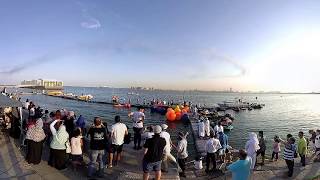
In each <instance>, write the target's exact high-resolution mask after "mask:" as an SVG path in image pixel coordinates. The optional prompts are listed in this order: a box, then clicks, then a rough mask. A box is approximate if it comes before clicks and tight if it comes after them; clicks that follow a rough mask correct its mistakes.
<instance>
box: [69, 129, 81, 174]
mask: <svg viewBox="0 0 320 180" xmlns="http://www.w3.org/2000/svg"><path fill="white" fill-rule="evenodd" d="M82 146H83V141H82V136H81V129H80V128H77V129H75V130H74V132H73V137H72V138H71V159H72V166H73V169H76V168H77V167H78V166H79V165H81V164H82V162H83V158H82Z"/></svg>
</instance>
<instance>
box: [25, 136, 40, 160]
mask: <svg viewBox="0 0 320 180" xmlns="http://www.w3.org/2000/svg"><path fill="white" fill-rule="evenodd" d="M42 147H43V141H40V142H35V141H32V140H27V155H26V161H27V162H28V163H29V164H39V163H40V162H41V157H42Z"/></svg>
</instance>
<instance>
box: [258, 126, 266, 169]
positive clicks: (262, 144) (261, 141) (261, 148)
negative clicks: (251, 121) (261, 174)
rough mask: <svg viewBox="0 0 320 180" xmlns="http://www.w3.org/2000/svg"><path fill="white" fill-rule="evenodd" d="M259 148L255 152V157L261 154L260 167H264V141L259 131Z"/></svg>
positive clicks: (261, 132)
mask: <svg viewBox="0 0 320 180" xmlns="http://www.w3.org/2000/svg"><path fill="white" fill-rule="evenodd" d="M259 147H260V149H259V150H258V151H257V157H258V156H259V155H260V154H261V158H262V162H261V165H262V166H263V165H264V159H265V154H266V141H265V139H264V137H263V131H259Z"/></svg>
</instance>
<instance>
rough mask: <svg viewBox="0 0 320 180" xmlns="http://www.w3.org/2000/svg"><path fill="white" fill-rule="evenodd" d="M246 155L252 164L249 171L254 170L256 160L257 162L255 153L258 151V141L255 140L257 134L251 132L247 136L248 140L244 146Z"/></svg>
mask: <svg viewBox="0 0 320 180" xmlns="http://www.w3.org/2000/svg"><path fill="white" fill-rule="evenodd" d="M245 148H246V151H247V155H248V156H249V157H250V158H251V160H252V163H251V167H250V169H254V167H255V164H256V160H257V151H258V150H259V149H260V146H259V140H258V138H257V134H256V133H254V132H251V133H250V134H249V140H248V141H247V143H246V145H245Z"/></svg>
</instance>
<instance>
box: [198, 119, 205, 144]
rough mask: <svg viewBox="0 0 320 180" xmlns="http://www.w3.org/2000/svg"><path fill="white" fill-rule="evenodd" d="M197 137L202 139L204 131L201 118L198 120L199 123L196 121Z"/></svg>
mask: <svg viewBox="0 0 320 180" xmlns="http://www.w3.org/2000/svg"><path fill="white" fill-rule="evenodd" d="M198 135H199V138H200V139H204V135H205V129H204V122H203V119H202V118H200V121H198Z"/></svg>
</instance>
